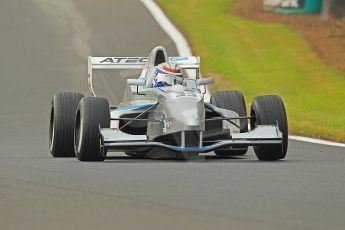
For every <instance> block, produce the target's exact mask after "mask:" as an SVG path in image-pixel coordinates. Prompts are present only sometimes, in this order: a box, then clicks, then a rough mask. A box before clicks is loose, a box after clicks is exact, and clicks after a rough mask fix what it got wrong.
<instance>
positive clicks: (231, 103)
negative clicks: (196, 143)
mask: <svg viewBox="0 0 345 230" xmlns="http://www.w3.org/2000/svg"><path fill="white" fill-rule="evenodd" d="M210 102H211V103H212V104H214V105H215V106H217V107H219V108H222V109H228V110H231V111H234V112H236V113H237V114H238V115H239V116H241V117H245V116H247V109H246V103H245V100H244V97H243V94H242V93H241V92H240V91H237V90H229V91H221V92H215V93H212V95H211V100H210ZM240 127H241V128H240V132H241V133H244V132H248V121H247V119H241V120H240ZM247 151H248V146H238V149H221V150H215V151H214V152H215V153H216V154H217V155H218V156H242V155H244V154H246V153H247Z"/></svg>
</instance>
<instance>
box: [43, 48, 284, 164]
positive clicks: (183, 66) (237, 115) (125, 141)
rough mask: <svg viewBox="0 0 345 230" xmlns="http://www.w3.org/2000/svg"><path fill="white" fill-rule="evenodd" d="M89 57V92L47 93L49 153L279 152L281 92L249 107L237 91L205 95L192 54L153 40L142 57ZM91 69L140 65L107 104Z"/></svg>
mask: <svg viewBox="0 0 345 230" xmlns="http://www.w3.org/2000/svg"><path fill="white" fill-rule="evenodd" d="M88 61H89V62H88V74H89V76H88V84H89V89H90V92H91V96H87V97H85V96H84V95H83V94H81V93H75V92H60V93H57V94H56V95H55V96H54V98H53V100H52V106H51V113H50V130H49V137H50V138H49V139H50V141H49V148H50V152H51V154H52V155H53V156H54V157H69V156H77V157H78V159H79V160H81V161H103V160H104V159H105V157H106V155H107V152H109V151H113V152H124V153H126V154H127V155H130V156H134V157H154V158H155V157H157V158H161V157H191V156H197V155H198V154H200V153H207V152H211V151H214V153H215V154H217V155H220V156H241V155H244V154H246V152H247V150H248V146H253V147H254V151H255V154H256V156H257V158H258V159H259V160H268V161H273V160H279V159H283V158H284V157H285V156H286V153H287V145H288V125H287V118H286V112H285V107H284V104H283V101H282V100H281V98H280V97H279V96H276V95H265V96H258V97H255V98H254V99H253V102H252V105H251V107H250V113H249V114H247V110H246V104H245V100H244V97H243V95H242V93H241V92H240V91H237V90H229V91H222V92H214V93H212V94H211V95H210V99H209V102H206V100H205V93H206V85H208V84H212V83H213V78H202V76H201V74H200V59H199V57H168V56H167V53H166V50H165V49H164V47H161V46H159V47H156V48H154V49H153V50H152V51H151V53H150V54H149V56H148V57H89V60H88ZM94 69H141V70H142V71H141V74H140V76H139V77H138V78H137V79H127V86H126V90H125V93H124V96H123V99H122V102H121V103H120V104H119V105H117V106H111V107H110V106H109V102H108V100H107V99H105V98H100V97H96V95H95V92H94V89H93V70H94ZM248 124H249V125H248Z"/></svg>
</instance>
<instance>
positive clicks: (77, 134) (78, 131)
mask: <svg viewBox="0 0 345 230" xmlns="http://www.w3.org/2000/svg"><path fill="white" fill-rule="evenodd" d="M81 137H82V120H81V118H80V112H79V111H78V112H77V116H76V122H75V131H74V148H75V152H76V154H79V152H80V149H81Z"/></svg>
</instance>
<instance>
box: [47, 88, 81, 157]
mask: <svg viewBox="0 0 345 230" xmlns="http://www.w3.org/2000/svg"><path fill="white" fill-rule="evenodd" d="M83 97H84V95H83V94H81V93H74V92H59V93H57V94H55V95H54V97H53V99H52V102H51V109H50V124H49V150H50V152H51V154H52V156H53V157H74V156H75V154H74V124H75V114H76V111H77V107H78V104H79V101H80V100H81V99H82V98H83Z"/></svg>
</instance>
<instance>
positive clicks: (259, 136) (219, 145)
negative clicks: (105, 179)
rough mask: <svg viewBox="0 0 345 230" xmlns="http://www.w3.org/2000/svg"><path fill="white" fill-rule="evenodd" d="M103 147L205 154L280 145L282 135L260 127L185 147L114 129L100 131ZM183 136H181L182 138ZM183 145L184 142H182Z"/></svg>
mask: <svg viewBox="0 0 345 230" xmlns="http://www.w3.org/2000/svg"><path fill="white" fill-rule="evenodd" d="M101 135H102V140H103V147H104V149H105V150H107V151H115V152H124V151H145V150H146V149H150V148H153V147H159V148H164V149H169V150H172V151H175V152H183V153H188V152H189V153H196V152H197V153H206V152H211V151H214V150H216V149H224V148H227V147H231V146H234V147H236V146H255V145H272V144H281V143H282V133H281V132H280V130H279V128H278V126H274V125H272V126H270V125H262V126H258V127H257V128H255V129H253V130H251V131H249V132H246V133H233V134H232V135H231V138H230V139H228V140H217V141H211V142H205V141H202V142H200V145H199V146H195V147H186V146H176V145H170V144H165V143H161V142H156V141H149V140H148V139H147V137H146V135H130V134H127V133H123V132H121V131H119V130H116V129H101ZM183 136H184V135H182V138H183ZM182 142H183V143H184V140H183V141H182Z"/></svg>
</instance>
